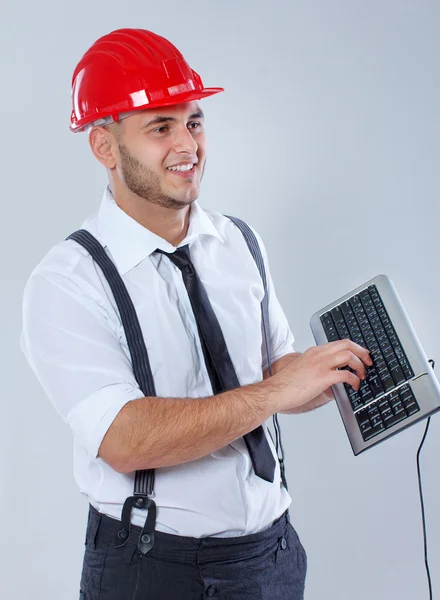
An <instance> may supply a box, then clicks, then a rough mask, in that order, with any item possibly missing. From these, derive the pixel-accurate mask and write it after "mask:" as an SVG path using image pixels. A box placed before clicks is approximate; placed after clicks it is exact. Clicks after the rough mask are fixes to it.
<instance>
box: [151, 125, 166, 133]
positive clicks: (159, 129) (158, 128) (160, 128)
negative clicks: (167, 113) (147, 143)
mask: <svg viewBox="0 0 440 600" xmlns="http://www.w3.org/2000/svg"><path fill="white" fill-rule="evenodd" d="M166 129H168V125H163V126H162V127H157V128H156V129H153V131H154V133H156V132H157V133H164V131H165V130H166Z"/></svg>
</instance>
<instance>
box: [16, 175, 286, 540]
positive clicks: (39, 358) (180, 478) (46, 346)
mask: <svg viewBox="0 0 440 600" xmlns="http://www.w3.org/2000/svg"><path fill="white" fill-rule="evenodd" d="M81 228H83V229H87V230H88V231H90V233H92V234H93V235H94V236H95V237H96V238H97V239H98V241H99V242H100V243H101V244H102V245H103V246H104V247H105V251H106V252H107V254H108V255H109V257H110V258H111V259H112V260H113V262H114V263H115V265H116V267H117V269H118V271H119V274H120V275H121V277H122V279H123V281H124V283H125V285H126V287H127V289H128V292H129V294H130V297H131V299H132V301H133V304H134V306H135V309H136V312H137V315H138V318H139V322H140V326H141V329H142V333H143V336H144V339H145V344H146V347H147V350H148V354H149V360H150V365H151V370H152V374H153V377H154V382H155V387H156V394H157V396H160V397H170V398H189V397H191V398H197V397H207V396H212V394H213V392H212V387H211V383H210V380H209V376H208V373H207V370H206V367H205V362H204V358H203V351H202V348H201V345H200V340H199V336H198V332H197V324H196V321H195V319H194V315H193V312H192V309H191V305H190V302H189V298H188V294H187V291H186V288H185V285H184V283H183V280H182V275H181V272H180V271H179V269H178V268H177V267H176V266H175V265H174V264H173V263H172V262H171V261H170V260H169V259H168V257H166V256H163V255H162V254H160V253H154V251H155V250H156V248H159V249H161V250H164V251H166V252H173V251H174V250H175V248H174V246H172V245H171V244H170V243H168V242H167V241H166V240H164V239H163V238H161V237H159V236H157V235H156V234H154V233H152V232H151V231H149V230H148V229H146V228H145V227H144V226H142V225H141V224H140V223H138V222H137V221H135V220H134V219H133V218H131V217H130V216H129V215H128V214H126V213H125V212H124V211H123V210H122V209H120V208H119V206H118V205H117V204H116V202H115V200H114V198H113V196H112V194H111V192H110V190H109V188H108V187H107V188H106V190H105V192H104V196H103V199H102V202H101V205H100V208H99V211H98V212H96V213H95V214H93V215H92V216H90V217H89V218H88V219H86V221H85V222H84V223H83V225H82V227H81ZM256 235H257V239H258V241H259V243H260V247H261V250H262V253H263V257H264V261H265V266H266V272H267V280H268V287H269V322H270V338H271V344H272V362H274V361H276V360H277V359H279V358H280V357H281V356H283V355H285V354H287V353H289V352H293V351H294V350H293V336H292V333H291V331H290V329H289V325H288V323H287V320H286V317H285V315H284V313H283V311H282V309H281V306H280V304H279V302H278V300H277V297H276V294H275V290H274V288H273V283H272V279H271V277H270V272H269V267H268V262H267V255H266V251H265V248H264V245H263V242H262V240H261V237H260V236H259V235H258V234H256ZM186 244H190V251H191V260H192V262H193V264H194V267H195V269H196V271H197V273H198V274H199V276H200V278H201V280H202V282H203V285H204V287H205V289H206V291H207V294H208V297H209V299H210V302H211V304H212V307H213V309H214V312H215V314H216V316H217V318H218V321H219V323H220V326H221V328H222V331H223V334H224V338H225V341H226V345H227V347H228V350H229V354H230V356H231V359H232V362H233V364H234V367H235V371H236V373H237V377H238V379H239V381H240V384H241V385H249V384H252V383H256V382H259V381H261V380H262V374H263V370H264V369H266V368H267V356H266V351H265V347H264V344H263V338H262V327H261V308H260V302H261V299H262V297H263V294H264V289H263V284H262V281H261V277H260V274H259V272H258V269H257V266H256V264H255V262H254V259H253V258H252V255H251V254H250V252H249V249H248V247H247V244H246V242H245V240H244V238H243V235H242V233H241V232H240V230H239V229H238V228H237V227H236V226H235V225H234V224H233V223H232V222H231V221H230V220H229V219H228V218H227V217H225V216H223V215H222V214H220V213H218V212H214V211H211V210H205V209H203V208H201V206H200V205H199V204H198V202H197V201H196V202H194V203H193V204H192V206H191V213H190V222H189V228H188V232H187V235H186V237H185V239H184V240H183V241H182V242H181V244H180V245H179V247H180V246H184V245H186ZM21 348H22V350H23V352H24V354H25V356H26V358H27V360H28V362H29V364H30V366H31V367H32V370H33V371H34V373H35V375H36V376H37V378H38V380H39V381H40V383H41V385H42V387H43V389H44V390H45V392H46V394H47V396H48V397H49V399H50V400H51V402H52V403H53V405H54V407H55V409H56V410H57V412H58V413H59V414H60V415H61V417H62V418H63V419H64V421H65V422H67V423H68V425H69V426H70V428H71V429H72V432H73V436H74V476H75V480H76V482H77V484H78V486H79V488H80V491H81V493H82V494H84V495H85V496H86V497H87V499H88V501H89V502H90V503H91V504H92V505H93V506H94V507H95V508H96V509H97V510H98V511H100V512H102V513H104V514H106V515H109V516H110V517H114V518H117V519H120V518H121V511H122V505H123V503H124V501H125V499H126V498H127V497H128V496H131V495H133V484H134V473H129V474H120V473H117V472H116V471H114V470H113V469H112V468H111V467H110V466H109V465H108V464H107V463H106V462H105V461H104V460H103V459H102V458H100V457H98V450H99V446H100V444H101V442H102V440H103V438H104V435H105V433H106V432H107V430H108V429H109V427H110V425H111V424H112V422H113V420H114V419H115V417H116V416H117V414H118V413H119V411H120V410H121V408H122V407H123V406H124V405H125V404H126V403H127V402H130V401H131V400H134V399H137V398H142V397H144V394H143V393H142V391H141V390H140V388H139V386H138V384H137V382H136V380H135V378H134V375H133V371H132V366H131V359H130V354H129V350H128V346H127V340H126V338H125V333H124V329H123V327H122V323H121V319H120V316H119V312H118V309H117V306H116V303H115V299H114V297H113V294H112V292H111V290H110V287H109V285H108V283H107V280H106V279H105V277H104V275H103V273H102V271H101V269H100V267H99V266H98V265H97V264H96V263H95V262H94V261H93V259H92V257H91V256H90V255H89V253H88V252H87V251H86V250H85V249H84V248H83V247H82V246H80V245H79V244H78V243H76V242H75V241H73V240H67V241H66V240H63V241H61V242H60V243H58V244H56V245H55V246H53V247H52V248H51V249H50V250H49V252H48V253H47V254H46V256H45V257H44V258H43V259H42V260H41V262H40V263H39V264H38V265H37V266H36V268H35V269H34V270H33V272H32V273H31V275H30V277H29V280H28V282H27V284H26V287H25V290H24V296H23V331H22V335H21ZM264 426H265V428H266V431H267V424H264ZM266 435H267V436H268V434H267V433H266ZM268 440H269V444H270V447H271V449H272V451H273V454H274V456H276V454H275V448H274V446H273V443H272V440H271V439H270V437H269V436H268ZM155 494H156V497H155V502H156V504H157V509H158V512H157V524H156V528H157V530H159V531H164V532H167V533H172V534H176V535H184V536H191V537H197V538H199V537H204V536H218V537H230V536H241V535H247V534H250V533H255V532H258V531H262V530H264V529H265V528H267V527H269V526H270V525H271V524H272V522H273V521H274V520H275V519H277V518H278V517H279V516H280V515H281V514H282V513H283V512H284V511H285V510H286V508H287V507H288V506H289V505H290V503H291V499H290V496H289V494H288V493H287V492H286V490H285V488H284V487H283V485H282V483H281V480H280V469H279V463H278V460H277V461H276V471H275V479H274V482H273V483H268V482H267V481H264V480H262V479H261V478H259V477H257V476H256V475H255V474H254V471H253V468H252V464H251V461H250V457H249V453H248V451H247V448H246V444H245V442H244V440H243V438H239V439H237V440H236V441H235V442H233V443H231V444H229V445H228V446H226V447H224V448H222V449H221V450H218V451H217V452H213V453H212V454H210V455H208V456H205V457H203V458H200V459H198V460H195V461H192V462H188V463H185V464H180V465H176V466H173V467H166V468H159V469H157V470H156V481H155ZM145 517H146V511H144V510H140V509H133V512H132V523H134V524H135V525H139V526H143V525H144V523H145Z"/></svg>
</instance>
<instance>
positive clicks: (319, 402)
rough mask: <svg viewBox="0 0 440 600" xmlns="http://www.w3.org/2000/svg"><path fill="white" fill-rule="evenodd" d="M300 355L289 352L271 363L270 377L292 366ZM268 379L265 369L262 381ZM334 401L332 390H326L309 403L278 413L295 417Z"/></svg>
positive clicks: (267, 370) (267, 372)
mask: <svg viewBox="0 0 440 600" xmlns="http://www.w3.org/2000/svg"><path fill="white" fill-rule="evenodd" d="M301 355H302V353H301V352H290V353H289V354H285V355H284V356H282V357H281V358H280V359H278V360H277V361H275V362H274V363H273V365H272V375H275V374H276V373H279V372H280V371H281V370H282V369H284V368H285V367H286V366H287V365H290V364H292V362H294V361H295V360H296V359H297V358H298V357H299V356H301ZM269 377H270V374H269V369H266V370H265V371H264V373H263V380H266V379H267V378H269ZM334 399H335V397H334V395H333V392H332V389H331V388H328V389H327V390H325V391H324V392H322V393H321V394H319V395H318V396H316V398H313V399H312V400H310V402H307V403H306V404H303V405H302V406H298V407H295V408H290V409H288V410H281V411H279V412H280V413H281V414H284V415H296V414H300V413H303V412H308V411H310V410H314V409H315V408H319V407H320V406H323V405H324V404H327V403H328V402H331V401H332V400H334Z"/></svg>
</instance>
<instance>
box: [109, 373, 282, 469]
mask: <svg viewBox="0 0 440 600" xmlns="http://www.w3.org/2000/svg"><path fill="white" fill-rule="evenodd" d="M280 392H282V386H281V387H280V386H279V384H278V385H277V383H276V381H274V380H271V381H263V382H260V383H256V384H251V385H248V386H243V387H240V388H237V389H235V390H232V391H229V392H224V393H222V394H217V395H215V396H208V397H206V398H157V397H148V398H139V399H137V400H133V401H131V402H128V403H127V404H126V405H125V406H124V407H123V408H122V409H121V411H120V412H119V414H118V415H117V416H116V418H115V420H114V421H113V423H112V425H111V426H110V428H109V429H108V431H107V433H106V435H105V436H104V439H103V441H102V443H101V445H100V448H99V452H98V456H100V457H101V458H103V459H104V460H105V461H106V462H107V463H108V464H110V465H111V466H112V468H113V469H115V470H116V471H118V472H119V473H129V472H132V471H136V470H141V469H154V468H157V467H167V466H171V465H178V464H181V463H184V462H188V461H192V460H196V459H198V458H201V457H202V456H206V455H208V454H211V453H212V452H215V451H216V450H218V449H220V448H223V447H224V446H226V445H227V444H229V443H231V442H233V441H234V440H236V439H238V438H239V437H241V436H243V435H245V434H246V433H249V431H252V430H253V429H255V428H256V427H258V426H259V425H261V424H262V423H263V422H264V421H265V420H266V419H267V418H269V417H270V416H271V415H272V414H273V413H274V412H276V410H277V404H278V402H277V398H279V397H280Z"/></svg>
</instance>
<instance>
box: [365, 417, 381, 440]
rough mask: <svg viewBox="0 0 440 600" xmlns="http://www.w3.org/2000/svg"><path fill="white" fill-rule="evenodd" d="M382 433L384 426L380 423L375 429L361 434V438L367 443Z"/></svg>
mask: <svg viewBox="0 0 440 600" xmlns="http://www.w3.org/2000/svg"><path fill="white" fill-rule="evenodd" d="M383 431H385V425H384V424H383V423H382V422H380V423H378V424H377V425H376V426H375V427H371V429H368V430H367V431H366V432H363V433H362V437H363V438H364V441H365V442H368V440H371V438H373V437H374V436H376V435H379V433H382V432H383Z"/></svg>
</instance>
